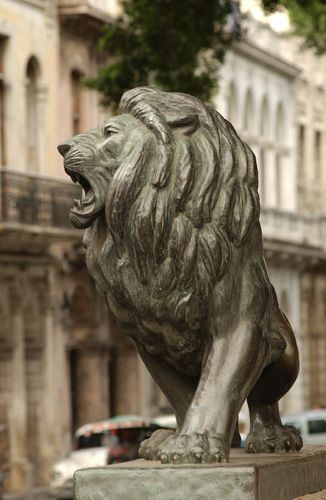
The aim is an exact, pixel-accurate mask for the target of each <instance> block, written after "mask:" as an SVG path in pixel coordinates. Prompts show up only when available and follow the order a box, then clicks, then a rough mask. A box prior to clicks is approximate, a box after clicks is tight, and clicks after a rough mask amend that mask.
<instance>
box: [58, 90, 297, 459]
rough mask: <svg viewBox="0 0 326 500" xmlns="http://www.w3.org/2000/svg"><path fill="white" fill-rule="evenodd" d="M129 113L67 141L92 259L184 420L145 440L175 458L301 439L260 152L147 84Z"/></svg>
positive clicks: (129, 95)
mask: <svg viewBox="0 0 326 500" xmlns="http://www.w3.org/2000/svg"><path fill="white" fill-rule="evenodd" d="M120 110H121V114H120V115H118V116H115V117H113V118H109V119H108V120H107V121H106V122H104V123H103V124H102V125H100V126H99V127H98V128H96V129H94V130H91V131H89V132H87V133H85V134H79V135H77V136H75V137H73V138H72V139H71V140H70V141H68V142H66V143H64V144H62V145H60V146H59V147H58V149H59V151H60V153H61V154H62V155H63V156H64V166H65V171H66V172H67V174H69V175H70V177H71V178H72V179H73V180H74V181H77V182H79V183H80V184H81V186H82V187H83V190H84V194H83V197H82V199H81V200H75V201H74V206H73V208H72V209H71V213H70V217H71V222H72V224H73V225H74V226H75V227H77V228H83V229H86V231H85V235H84V244H85V247H86V249H87V252H86V259H87V266H88V269H89V271H90V273H91V275H92V276H93V277H94V279H95V282H96V284H97V287H98V289H99V290H100V291H101V293H102V294H103V295H104V296H105V298H106V300H107V303H108V306H109V308H110V310H111V311H112V313H113V314H114V316H115V317H116V319H117V320H118V322H119V323H120V325H121V327H122V329H123V330H124V332H125V333H126V334H127V335H129V336H130V337H131V338H132V339H133V341H134V343H135V345H136V347H137V350H138V352H139V354H140V356H141V358H142V359H143V361H144V363H145V365H146V367H147V368H148V370H149V372H150V373H151V375H152V376H153V378H154V379H155V381H156V382H157V384H158V386H159V387H160V388H161V390H162V391H163V393H164V394H165V395H166V397H167V399H168V400H169V402H170V403H171V405H172V407H173V409H174V411H175V415H176V419H177V424H178V428H177V431H176V432H172V431H166V430H160V431H156V432H155V433H154V434H153V435H152V436H151V438H149V439H148V440H146V441H144V442H143V443H142V445H141V448H140V455H141V456H142V457H144V458H146V459H150V460H160V461H161V462H163V463H212V462H221V461H228V459H229V453H230V447H231V445H233V446H236V445H239V437H240V436H239V432H238V429H237V416H238V414H239V411H240V408H241V406H242V405H243V403H244V402H245V400H246V399H247V401H248V405H249V410H250V433H249V435H248V437H247V440H246V445H245V446H246V451H247V452H249V453H256V452H274V451H276V452H278V451H291V450H299V449H300V448H301V447H302V440H301V437H300V435H299V434H298V433H297V432H296V431H295V429H294V428H291V427H285V426H283V425H282V422H281V419H280V414H279V408H278V401H279V399H280V398H281V397H282V396H283V395H284V394H285V393H286V392H287V391H288V390H289V389H290V387H291V386H292V384H293V383H294V381H295V379H296V377H297V374H298V369H299V362H298V351H297V346H296V341H295V337H294V334H293V332H292V329H291V326H290V324H289V322H288V321H287V319H286V317H285V316H284V314H283V313H282V312H281V310H280V308H279V306H278V302H277V297H276V294H275V291H274V288H273V286H272V285H271V283H270V281H269V278H268V274H267V270H266V264H265V261H264V257H263V244H262V235H261V228H260V224H259V196H258V192H257V185H258V180H257V167H256V161H255V156H254V154H253V152H252V151H251V150H250V148H249V147H248V146H247V144H245V143H244V142H242V140H241V139H240V138H239V136H238V135H237V133H236V131H235V130H234V128H233V126H232V125H231V124H230V123H229V122H228V121H227V120H225V119H224V118H223V117H222V116H221V115H220V114H219V113H217V111H215V110H214V109H213V108H211V107H209V106H207V105H205V104H204V103H202V102H201V101H199V100H198V99H196V98H194V97H191V96H189V95H186V94H179V93H167V92H162V91H160V90H157V89H154V88H148V87H141V88H136V89H133V90H130V91H128V92H126V93H125V94H124V95H123V97H122V99H121V103H120Z"/></svg>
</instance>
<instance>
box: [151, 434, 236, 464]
mask: <svg viewBox="0 0 326 500" xmlns="http://www.w3.org/2000/svg"><path fill="white" fill-rule="evenodd" d="M228 452H229V450H228V447H227V445H226V444H225V443H224V439H222V438H221V437H220V436H217V435H214V434H210V433H208V432H204V433H195V434H182V433H175V434H174V435H171V436H169V437H168V438H167V439H166V440H165V441H164V442H163V443H162V444H161V446H160V447H159V451H158V453H157V457H158V459H159V460H160V461H161V462H162V463H173V464H179V463H193V464H196V463H197V464H198V463H213V462H217V463H219V462H222V461H227V459H228Z"/></svg>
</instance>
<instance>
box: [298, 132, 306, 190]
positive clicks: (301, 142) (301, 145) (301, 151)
mask: <svg viewBox="0 0 326 500" xmlns="http://www.w3.org/2000/svg"><path fill="white" fill-rule="evenodd" d="M305 136H306V129H305V126H304V125H299V130H298V158H297V161H298V176H299V182H300V181H302V180H303V177H304V164H305Z"/></svg>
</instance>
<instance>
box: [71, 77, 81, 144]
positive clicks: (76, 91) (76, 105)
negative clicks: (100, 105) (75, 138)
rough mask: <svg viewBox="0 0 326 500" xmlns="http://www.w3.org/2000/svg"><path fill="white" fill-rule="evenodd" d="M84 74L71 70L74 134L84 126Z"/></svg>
mask: <svg viewBox="0 0 326 500" xmlns="http://www.w3.org/2000/svg"><path fill="white" fill-rule="evenodd" d="M81 78H82V74H81V73H80V72H79V71H77V70H73V71H72V72H71V94H72V95H71V101H72V106H71V108H72V132H73V135H76V134H79V133H80V132H81V126H82V86H81Z"/></svg>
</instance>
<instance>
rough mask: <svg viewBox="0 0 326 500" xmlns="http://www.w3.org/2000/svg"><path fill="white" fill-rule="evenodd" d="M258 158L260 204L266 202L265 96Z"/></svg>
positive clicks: (266, 107)
mask: <svg viewBox="0 0 326 500" xmlns="http://www.w3.org/2000/svg"><path fill="white" fill-rule="evenodd" d="M259 125H260V131H259V132H260V134H259V137H260V158H259V172H260V179H259V185H260V190H259V191H260V196H261V199H262V202H266V194H267V189H268V186H267V185H266V184H267V159H268V138H269V130H270V117H269V106H268V101H267V97H266V96H265V97H264V99H263V101H262V106H261V112H260V124H259Z"/></svg>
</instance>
